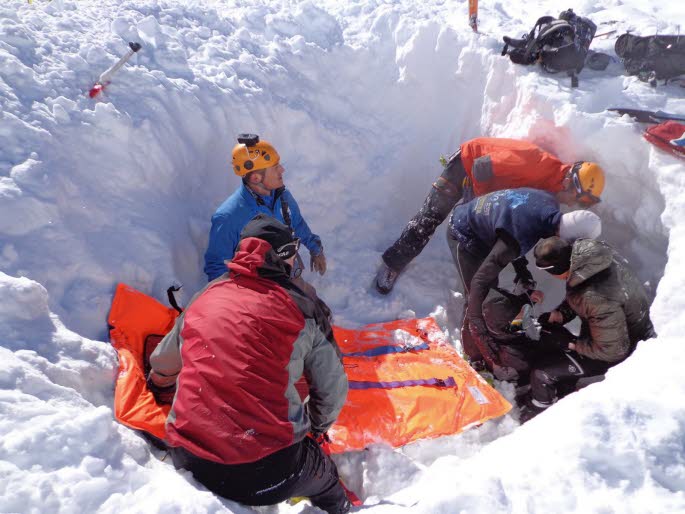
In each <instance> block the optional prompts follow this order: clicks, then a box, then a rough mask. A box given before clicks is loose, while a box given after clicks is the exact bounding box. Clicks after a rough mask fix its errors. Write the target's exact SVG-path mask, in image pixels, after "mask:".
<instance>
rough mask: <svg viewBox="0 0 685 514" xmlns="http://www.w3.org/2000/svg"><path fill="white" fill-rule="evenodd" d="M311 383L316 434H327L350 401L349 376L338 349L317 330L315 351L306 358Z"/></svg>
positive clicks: (313, 430)
mask: <svg viewBox="0 0 685 514" xmlns="http://www.w3.org/2000/svg"><path fill="white" fill-rule="evenodd" d="M304 374H305V377H306V378H307V382H308V383H309V396H310V400H309V417H310V419H311V423H312V432H325V431H327V430H328V429H329V428H330V426H331V425H332V424H333V423H334V422H335V420H336V419H337V417H338V414H340V410H341V409H342V407H343V405H344V404H345V400H346V398H347V375H346V374H345V369H344V368H343V365H342V361H341V360H340V358H339V357H338V354H337V352H336V349H335V347H334V346H333V344H332V343H331V342H330V341H328V340H327V339H326V337H325V335H324V334H323V332H321V330H319V329H318V327H317V328H316V330H315V331H314V341H313V344H312V349H311V351H310V352H309V353H308V354H307V356H306V357H305V359H304Z"/></svg>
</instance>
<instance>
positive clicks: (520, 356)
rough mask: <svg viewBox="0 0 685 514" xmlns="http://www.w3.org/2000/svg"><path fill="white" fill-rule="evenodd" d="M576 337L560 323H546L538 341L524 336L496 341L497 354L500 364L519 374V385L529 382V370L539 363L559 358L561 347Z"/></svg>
mask: <svg viewBox="0 0 685 514" xmlns="http://www.w3.org/2000/svg"><path fill="white" fill-rule="evenodd" d="M575 339H576V336H574V335H573V334H572V333H571V332H569V331H568V330H567V329H566V328H564V327H563V326H562V325H548V326H547V327H545V328H544V329H543V330H542V331H541V333H540V340H539V341H532V340H530V339H528V338H527V337H525V336H521V337H519V338H517V339H514V340H513V341H512V340H509V341H506V342H500V341H497V356H498V357H499V361H500V364H501V365H502V366H507V367H509V368H514V369H515V370H516V371H517V372H518V374H519V380H518V384H519V385H525V384H528V383H529V382H530V375H531V370H532V369H536V368H537V367H538V366H539V365H540V363H543V364H544V363H545V362H550V361H554V360H555V359H559V357H560V355H561V354H562V353H563V352H562V351H561V349H560V348H561V347H564V348H565V347H566V346H568V343H569V342H572V341H574V340H575Z"/></svg>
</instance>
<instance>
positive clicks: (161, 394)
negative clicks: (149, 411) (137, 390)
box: [146, 376, 176, 404]
mask: <svg viewBox="0 0 685 514" xmlns="http://www.w3.org/2000/svg"><path fill="white" fill-rule="evenodd" d="M146 382H147V388H148V389H149V390H150V392H151V393H152V395H153V396H154V397H155V401H156V402H157V403H159V404H172V403H173V402H174V395H175V394H176V384H172V385H170V386H167V387H159V386H158V385H157V384H155V383H154V382H153V381H152V377H151V376H148V377H147V381H146Z"/></svg>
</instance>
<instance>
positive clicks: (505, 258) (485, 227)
mask: <svg viewBox="0 0 685 514" xmlns="http://www.w3.org/2000/svg"><path fill="white" fill-rule="evenodd" d="M581 212H584V213H585V214H584V215H582V216H579V215H578V214H576V213H575V212H571V213H568V214H563V215H562V214H561V210H560V208H559V201H558V200H557V199H556V197H555V196H554V195H553V194H552V193H548V192H547V191H541V190H539V189H531V188H520V189H505V190H503V191H496V192H494V193H489V194H486V195H484V196H480V197H478V198H476V199H474V200H472V201H470V202H468V203H466V204H461V205H457V206H456V207H455V208H454V210H453V211H452V216H451V217H450V220H449V227H448V231H447V242H448V244H449V247H450V250H451V251H452V257H453V259H454V263H455V264H456V266H457V271H458V272H459V276H460V278H461V280H462V284H463V290H464V293H465V295H466V316H465V318H464V324H463V327H462V332H461V336H462V345H463V347H464V352H465V353H466V354H467V355H468V356H469V359H470V360H471V361H472V362H475V361H479V360H483V361H484V362H485V365H486V366H487V367H488V368H489V369H491V370H492V371H493V372H494V374H495V376H496V377H497V378H499V379H500V380H515V379H516V378H517V373H516V370H514V369H513V368H510V367H507V366H503V365H502V363H501V362H500V360H499V358H498V356H497V351H496V350H497V346H496V344H495V342H494V341H493V339H492V337H491V335H490V334H489V332H488V330H487V328H486V324H485V320H484V317H483V302H484V301H485V298H486V296H487V295H488V292H489V291H490V289H491V288H492V287H496V286H497V279H498V276H499V274H500V272H501V271H502V270H503V269H504V268H505V267H506V266H507V265H508V264H512V265H513V266H514V269H515V271H516V276H517V279H516V281H518V282H521V284H522V285H523V286H524V288H526V289H533V288H534V284H535V283H534V281H533V277H532V275H531V274H530V271H528V268H527V264H528V263H527V261H526V260H525V255H526V253H528V252H529V251H530V250H531V249H532V248H533V246H535V244H536V243H537V242H538V240H539V239H543V238H546V237H551V236H556V235H558V236H560V237H561V238H562V239H565V240H571V241H573V240H575V239H577V238H581V237H582V238H594V237H597V236H598V235H599V232H600V231H601V222H600V220H599V217H598V216H597V215H596V214H594V213H591V212H589V211H581Z"/></svg>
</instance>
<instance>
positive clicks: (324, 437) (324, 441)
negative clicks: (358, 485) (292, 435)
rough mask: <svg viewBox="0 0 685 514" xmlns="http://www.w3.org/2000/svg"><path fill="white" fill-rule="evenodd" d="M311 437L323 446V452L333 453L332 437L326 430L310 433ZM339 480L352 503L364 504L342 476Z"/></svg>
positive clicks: (355, 504)
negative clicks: (321, 432)
mask: <svg viewBox="0 0 685 514" xmlns="http://www.w3.org/2000/svg"><path fill="white" fill-rule="evenodd" d="M310 437H311V438H312V439H314V440H315V441H316V443H317V444H318V445H319V446H320V447H321V449H322V450H323V452H324V453H325V454H326V455H328V456H329V457H330V455H331V448H330V446H329V444H328V443H330V442H331V438H330V437H328V434H327V433H326V432H324V433H323V434H310ZM338 482H339V483H340V485H341V486H342V488H343V490H344V491H345V496H347V499H348V500H349V501H350V503H351V504H352V505H354V506H355V507H359V506H360V505H363V504H364V502H362V501H361V500H360V499H359V496H357V495H356V494H355V493H354V491H351V490H350V489H348V488H347V486H346V485H345V484H344V482H343V481H342V479H341V478H338Z"/></svg>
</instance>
